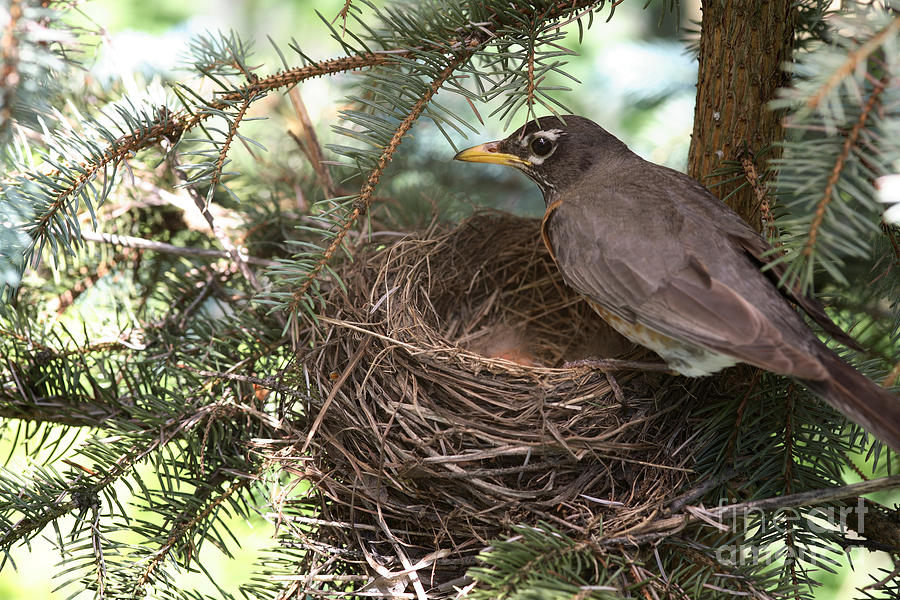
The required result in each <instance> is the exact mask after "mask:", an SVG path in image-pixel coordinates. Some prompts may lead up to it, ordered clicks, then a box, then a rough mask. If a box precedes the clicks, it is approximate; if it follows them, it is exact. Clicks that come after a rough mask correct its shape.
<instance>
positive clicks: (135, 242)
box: [81, 231, 277, 267]
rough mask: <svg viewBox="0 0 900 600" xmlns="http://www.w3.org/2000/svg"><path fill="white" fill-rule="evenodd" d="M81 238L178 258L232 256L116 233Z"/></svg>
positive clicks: (92, 233) (260, 262)
mask: <svg viewBox="0 0 900 600" xmlns="http://www.w3.org/2000/svg"><path fill="white" fill-rule="evenodd" d="M81 238H82V239H84V240H86V241H88V242H96V243H102V244H110V245H113V246H122V247H125V248H135V249H137V250H152V251H153V252H161V253H164V254H176V255H178V256H199V257H205V258H206V257H208V258H230V257H231V255H230V254H229V253H228V252H225V251H224V250H213V249H212V248H193V247H188V246H174V245H172V244H166V243H165V242H157V241H155V240H148V239H145V238H139V237H134V236H130V235H116V234H114V233H101V232H98V231H82V232H81ZM243 259H244V261H246V262H247V263H248V264H251V265H258V266H262V267H270V266H273V265H275V264H277V263H276V262H275V261H273V260H266V259H264V258H256V257H255V256H244V257H243Z"/></svg>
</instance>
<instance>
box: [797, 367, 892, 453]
mask: <svg viewBox="0 0 900 600" xmlns="http://www.w3.org/2000/svg"><path fill="white" fill-rule="evenodd" d="M820 360H821V362H822V365H823V366H824V367H825V368H826V369H827V371H828V378H827V379H823V380H821V381H810V380H803V383H804V384H805V385H806V386H807V387H808V388H810V389H811V390H812V391H814V392H815V393H817V394H819V395H820V396H821V397H822V398H824V399H825V400H826V401H827V402H828V403H829V404H831V405H832V406H833V407H835V408H836V409H838V410H839V411H841V412H842V413H844V415H846V416H847V417H848V418H850V419H851V420H853V421H855V422H857V423H859V424H860V425H862V426H863V427H865V428H866V429H867V430H869V431H870V432H872V433H873V434H875V436H876V437H877V438H879V439H880V440H881V441H883V442H885V443H886V444H887V445H888V446H890V447H891V448H893V449H894V451H895V452H898V453H900V398H898V397H896V396H894V395H893V394H891V393H890V392H888V391H887V390H886V389H884V388H882V387H880V386H878V385H877V384H876V383H874V382H873V381H871V380H870V379H868V378H867V377H866V376H865V375H863V374H862V373H860V372H859V371H857V370H856V369H854V368H853V367H851V366H850V365H848V364H847V363H845V362H844V361H843V360H841V359H840V358H839V357H838V356H837V355H836V354H834V353H833V352H831V351H830V350H827V351H826V352H823V353H822V356H820Z"/></svg>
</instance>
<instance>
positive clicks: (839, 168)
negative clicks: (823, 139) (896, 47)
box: [803, 18, 900, 257]
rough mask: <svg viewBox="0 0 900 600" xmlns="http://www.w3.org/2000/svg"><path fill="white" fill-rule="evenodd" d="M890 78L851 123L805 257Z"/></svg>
mask: <svg viewBox="0 0 900 600" xmlns="http://www.w3.org/2000/svg"><path fill="white" fill-rule="evenodd" d="M894 23H900V18H897V20H895V21H894ZM890 79H891V76H890V75H887V76H885V77H883V78H882V79H881V80H880V81H878V83H876V84H875V88H874V89H873V90H872V92H871V94H870V95H869V99H868V100H867V101H866V103H865V105H864V106H863V109H862V111H861V112H860V113H859V118H858V119H857V121H856V123H855V124H854V125H853V128H852V129H851V130H850V133H849V134H848V135H847V137H846V138H845V139H844V145H843V148H842V150H841V153H840V155H839V156H838V159H837V162H836V163H835V165H834V168H833V169H832V171H831V176H830V177H829V178H828V182H827V184H826V185H825V190H824V191H823V192H822V199H821V200H819V202H818V204H817V205H816V211H815V217H814V218H813V220H812V223H811V224H810V226H809V231H808V232H807V236H806V245H805V246H804V247H803V254H804V255H806V256H807V257H809V256H811V255H812V253H813V250H814V248H815V245H816V239H817V237H818V234H819V228H820V227H821V226H822V221H823V220H824V219H825V210H826V209H827V208H828V204H829V202H831V201H832V199H833V198H834V188H835V186H836V185H837V183H838V180H839V179H840V177H841V173H842V172H843V170H844V167H845V166H846V164H847V159H848V158H849V157H850V153H851V152H852V151H853V150H854V148H855V147H856V144H857V142H858V141H859V136H860V133H861V132H862V130H863V127H865V125H866V121H867V120H868V119H869V115H870V114H871V113H872V110H874V108H875V105H876V104H877V102H878V99H879V96H880V95H881V92H883V91H884V89H885V87H887V84H888V83H889V82H890Z"/></svg>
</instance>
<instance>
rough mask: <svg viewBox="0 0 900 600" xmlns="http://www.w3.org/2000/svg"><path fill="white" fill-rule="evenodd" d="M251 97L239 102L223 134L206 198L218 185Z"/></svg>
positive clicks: (209, 196) (202, 208)
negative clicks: (226, 133) (224, 134)
mask: <svg viewBox="0 0 900 600" xmlns="http://www.w3.org/2000/svg"><path fill="white" fill-rule="evenodd" d="M252 99H253V96H249V95H248V96H247V97H246V98H244V101H243V103H241V108H239V109H238V112H237V114H236V115H235V116H234V120H233V121H232V122H231V126H230V127H229V128H228V135H226V136H225V141H224V142H223V143H222V148H221V150H219V157H218V158H217V159H216V167H215V169H213V176H212V179H211V180H210V182H209V187H210V190H209V193H208V195H207V197H208V198H211V197H212V194H213V193H214V192H215V189H216V188H217V187H218V185H219V181H220V180H221V178H222V169H223V168H225V159H226V158H228V149H229V148H231V143H232V142H233V141H234V137H235V136H236V135H237V129H238V126H239V125H240V124H241V121H243V120H244V115H245V114H247V109H248V108H250V102H251V100H252ZM205 204H209V202H206V203H205ZM200 210H201V211H205V210H206V206H203V207H200ZM211 224H212V223H210V225H211Z"/></svg>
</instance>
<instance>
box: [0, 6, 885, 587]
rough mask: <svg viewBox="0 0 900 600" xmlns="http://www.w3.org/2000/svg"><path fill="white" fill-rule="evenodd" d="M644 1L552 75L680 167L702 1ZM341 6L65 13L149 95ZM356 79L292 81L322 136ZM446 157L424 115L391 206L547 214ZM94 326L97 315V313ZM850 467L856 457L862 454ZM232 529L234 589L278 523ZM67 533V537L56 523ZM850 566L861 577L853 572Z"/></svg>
mask: <svg viewBox="0 0 900 600" xmlns="http://www.w3.org/2000/svg"><path fill="white" fill-rule="evenodd" d="M642 4H643V3H642V2H629V3H625V4H623V5H621V6H619V7H618V8H617V10H616V14H615V17H614V18H613V19H612V20H611V21H610V22H608V23H607V22H603V21H604V19H605V17H606V15H607V14H608V13H607V12H606V11H604V13H603V14H602V16H601V18H599V19H596V18H595V23H594V26H593V27H592V28H591V29H590V30H589V31H588V32H587V33H586V35H585V38H584V41H583V43H582V44H580V45H579V44H578V41H577V36H576V35H575V34H574V31H575V29H574V28H573V33H572V34H570V35H569V37H568V38H567V42H568V46H569V47H570V48H571V49H573V50H576V51H577V52H578V56H573V57H572V59H571V63H570V65H569V68H568V72H569V73H571V74H572V75H574V76H575V77H576V78H577V79H579V80H580V81H581V84H580V85H577V86H576V85H574V84H573V83H572V82H567V81H566V80H564V79H562V78H560V81H559V83H561V84H564V85H570V86H573V87H574V88H575V89H574V90H573V92H571V93H561V94H560V95H559V96H558V97H559V99H560V100H562V101H563V102H564V103H565V104H566V105H568V106H569V107H570V108H571V109H572V110H573V111H574V112H576V113H579V114H583V115H586V116H588V117H591V118H592V119H594V120H595V121H597V122H599V123H601V124H602V125H603V126H604V127H605V128H607V129H608V130H610V131H611V132H612V133H614V134H615V135H617V136H619V137H620V138H622V139H623V140H624V141H625V142H626V143H628V145H629V146H631V148H632V149H634V150H635V151H636V152H638V153H639V154H641V155H642V156H644V157H645V158H648V159H650V160H652V161H654V162H657V163H662V164H666V165H668V166H671V167H673V168H676V169H680V170H683V169H684V168H685V165H686V160H687V151H688V145H689V143H690V132H691V122H692V118H693V102H694V86H695V81H696V68H697V67H696V61H695V60H694V57H693V56H692V55H691V54H690V52H689V51H688V50H687V46H688V41H689V38H690V37H691V35H692V33H691V31H692V30H693V29H695V28H696V26H695V25H692V20H696V19H699V8H698V5H699V0H682V3H681V4H682V6H681V14H680V15H672V14H666V13H664V12H661V10H660V9H659V8H657V7H656V6H655V5H653V6H651V7H650V8H649V9H647V10H641V5H642ZM343 5H344V0H315V1H312V0H195V1H194V2H185V1H184V0H156V1H155V2H144V1H136V0H91V1H89V2H85V3H83V4H82V5H80V6H79V9H78V12H77V13H76V14H73V15H72V18H73V20H74V21H76V22H78V23H80V24H82V25H84V26H85V27H86V28H88V29H98V28H99V29H100V30H101V32H102V34H101V35H99V36H96V37H92V38H91V39H92V40H93V42H94V45H93V46H91V47H89V48H87V49H86V60H85V63H86V66H87V68H88V69H89V71H90V73H91V75H92V77H94V78H96V81H97V83H98V85H99V86H101V87H102V86H104V85H113V84H116V82H121V85H123V86H124V88H125V89H126V90H130V91H133V92H136V93H143V92H144V91H145V90H146V89H148V88H152V87H154V86H158V84H159V82H165V81H183V80H184V79H185V77H187V74H186V72H185V71H184V70H180V69H179V62H180V61H181V60H182V57H183V56H184V52H185V49H186V47H187V44H188V42H189V40H190V39H191V37H192V36H194V35H198V34H202V33H204V32H206V31H216V30H230V29H233V30H235V31H236V32H237V33H238V34H240V36H241V37H242V38H243V39H245V40H252V41H253V42H254V44H255V49H256V56H257V57H258V60H257V61H256V62H257V63H259V64H264V65H265V67H264V68H263V69H262V72H270V71H274V70H277V69H278V68H279V67H280V59H278V57H277V53H276V52H275V51H274V50H273V48H272V46H271V44H270V43H269V41H268V39H267V38H271V39H272V40H274V41H275V43H277V44H278V46H279V47H280V48H282V49H283V50H285V54H286V56H288V60H289V61H290V60H291V58H290V56H291V55H290V52H289V51H287V50H286V48H287V46H288V44H289V43H290V42H291V40H292V39H294V40H296V42H297V43H298V44H299V46H300V47H302V48H303V50H304V51H305V52H306V53H307V54H308V55H310V56H311V57H313V58H326V57H331V56H336V55H338V54H339V49H340V48H339V45H338V44H337V43H336V42H335V41H334V40H332V39H331V38H330V32H329V29H328V27H327V26H326V25H325V24H324V23H323V21H322V20H321V19H320V18H319V17H318V16H317V15H316V13H315V11H316V10H318V11H319V12H320V13H321V14H322V15H323V17H324V18H325V19H326V20H328V21H331V20H332V19H333V18H334V17H335V16H336V15H337V14H338V11H339V10H340V9H341V7H342V6H343ZM340 25H341V24H340V20H338V21H336V22H335V26H336V27H338V28H340ZM297 62H298V63H299V61H297ZM352 82H353V76H352V75H345V76H340V77H335V78H332V79H324V78H320V79H315V80H312V81H309V82H307V83H304V84H303V86H302V87H301V88H300V92H301V94H302V96H303V98H304V100H305V102H306V104H307V108H308V109H309V112H310V114H311V116H312V119H313V122H314V123H317V127H318V133H319V136H320V138H321V140H322V142H323V143H325V144H327V143H329V142H335V141H337V137H336V136H335V135H334V134H333V133H332V132H331V130H330V127H329V125H330V124H333V123H335V122H336V121H337V118H338V117H337V115H338V112H339V110H340V109H341V107H342V105H343V102H344V101H343V97H344V95H345V93H346V92H347V91H348V90H349V87H350V86H351V85H352ZM438 100H439V101H441V102H444V101H446V102H447V103H448V104H449V105H450V106H452V108H453V109H454V110H458V111H461V112H467V111H468V112H469V113H471V110H470V109H469V108H468V107H467V106H466V104H465V103H464V102H462V101H460V100H458V99H454V98H450V99H447V98H442V97H441V95H440V94H439V95H438ZM274 102H275V103H278V104H279V105H280V106H281V109H283V110H286V109H287V107H289V103H288V101H287V99H286V98H285V97H283V96H279V97H278V98H276V99H275V100H274ZM478 112H479V113H480V115H481V116H482V117H483V119H484V123H483V124H482V123H480V122H479V120H478V118H477V117H476V116H475V115H474V114H472V117H471V119H470V122H471V124H472V125H473V126H474V127H475V128H476V129H477V130H478V131H479V132H480V133H479V134H477V135H475V134H471V133H470V134H469V135H468V139H465V138H463V136H461V135H459V134H456V133H455V132H451V139H452V141H453V143H454V144H455V145H456V147H457V148H459V147H464V146H466V145H470V144H473V143H476V142H481V141H485V140H488V139H497V138H499V137H503V136H505V135H506V134H507V133H508V132H509V131H508V130H505V129H504V124H503V123H501V122H500V121H499V119H498V118H496V117H494V118H490V117H488V115H489V113H490V112H491V107H478ZM522 118H524V117H523V116H522V115H520V116H519V120H518V121H517V120H514V122H513V124H512V127H513V128H514V127H517V126H518V125H519V124H520V121H521V119H522ZM273 123H274V122H273V121H268V122H267V121H257V122H254V123H253V124H252V125H251V126H250V128H249V129H250V133H249V135H250V136H251V137H257V136H255V133H257V132H258V138H260V139H263V140H264V142H265V144H266V145H267V147H268V148H269V152H270V153H271V154H280V153H282V152H283V153H285V155H286V156H288V157H289V158H288V160H289V161H293V162H294V163H295V164H296V165H297V168H303V167H302V163H303V162H304V159H303V157H302V156H301V155H300V154H299V152H298V151H297V149H296V146H295V145H294V143H293V142H292V141H291V140H290V138H289V137H288V136H287V135H286V133H285V131H284V129H283V127H282V126H281V125H274V124H273ZM242 132H243V129H242ZM454 153H455V149H454V147H453V146H452V145H451V144H450V143H449V142H448V140H447V139H445V137H444V136H443V135H442V134H441V133H440V132H439V131H438V130H437V129H436V128H435V127H434V126H433V125H431V124H430V123H429V122H427V120H422V122H420V123H419V124H417V125H416V128H415V129H414V130H413V136H412V137H411V139H409V140H408V141H404V144H403V146H402V147H401V152H400V153H399V155H398V156H397V158H396V160H395V161H394V164H392V165H391V167H390V168H389V169H388V171H387V174H386V178H385V180H384V183H383V185H382V187H381V188H380V190H379V195H380V196H383V197H385V198H389V199H390V202H391V203H396V204H397V205H398V206H401V205H402V206H412V205H416V204H420V205H421V206H422V210H423V211H430V210H433V207H434V206H436V205H440V206H448V204H447V203H448V198H449V206H451V208H449V209H447V210H448V214H449V217H448V218H453V216H454V215H456V214H457V211H463V210H465V207H472V206H495V207H497V208H502V209H506V210H512V211H515V212H519V213H522V214H531V215H538V214H541V212H542V211H543V202H542V200H541V197H540V194H539V192H538V190H537V188H536V187H535V186H534V185H532V184H531V183H529V182H528V181H527V180H526V179H525V178H524V177H523V176H521V175H520V174H518V173H516V172H514V171H512V170H509V169H504V168H502V167H492V166H487V165H485V166H480V165H479V166H471V165H470V166H466V167H465V168H460V167H459V165H458V164H454V163H452V162H451V161H450V158H451V157H452V156H453V154H454ZM235 160H236V161H237V162H240V161H241V157H240V156H236V157H235ZM244 160H248V157H246V156H245V157H244ZM95 302H96V303H97V304H95V305H94V307H93V308H94V309H97V310H99V311H101V312H102V308H98V307H102V306H103V302H104V300H103V298H102V290H101V291H98V292H97V295H96V297H95ZM90 303H91V301H90V300H88V301H87V304H90ZM94 317H97V315H96V314H95V315H94ZM100 320H102V318H101V319H100ZM92 322H93V324H97V323H98V321H97V320H96V318H95V319H92ZM76 329H77V328H76ZM16 440H17V435H16V431H15V429H14V428H13V427H9V428H7V430H6V431H4V432H2V437H0V453H2V454H3V456H12V459H11V461H12V464H13V465H16V464H21V465H22V469H25V468H27V465H26V464H25V463H24V461H23V459H22V456H23V455H24V451H23V450H24V449H23V448H22V447H21V446H20V447H16ZM72 441H74V439H73V438H71V437H68V438H66V442H67V443H71V442H72ZM857 462H858V463H859V464H863V461H862V460H859V461H857ZM848 479H851V480H852V478H850V477H848ZM118 491H119V497H120V500H121V501H122V502H123V503H124V502H127V499H128V491H127V489H124V488H123V489H120V490H118ZM260 503H262V501H260ZM266 510H267V508H266V507H265V506H262V505H261V506H260V507H259V511H260V512H261V513H265V512H266ZM230 528H231V530H232V532H233V533H234V535H235V536H236V537H237V539H238V540H240V542H241V544H242V548H241V549H240V550H237V551H236V552H235V558H234V559H229V558H227V557H225V556H223V555H221V554H220V553H219V552H218V551H216V550H215V549H214V548H212V547H211V546H209V545H207V546H206V547H205V548H204V549H203V552H202V553H201V559H200V560H201V562H202V563H203V564H204V565H205V567H206V569H207V570H208V571H209V572H210V573H211V574H212V577H213V579H214V580H215V581H216V582H217V583H218V585H219V586H221V587H222V588H223V589H225V590H228V591H231V592H236V591H237V586H238V585H239V584H240V583H241V582H244V581H246V580H247V579H248V578H249V577H250V575H251V570H252V564H253V561H254V557H255V556H256V551H257V550H258V549H259V548H261V547H262V546H263V545H265V543H266V541H267V539H268V538H269V536H271V534H272V532H273V528H272V526H271V525H270V524H269V523H268V522H266V521H265V520H264V519H263V518H262V517H260V518H258V519H257V520H255V521H254V522H253V523H251V524H246V523H244V522H241V521H235V522H232V523H231V524H230ZM61 533H62V534H63V535H65V533H66V532H65V529H64V528H63V529H62V531H61ZM47 535H53V534H52V533H50V532H48V533H47ZM12 559H13V560H14V561H15V566H16V569H15V570H14V569H13V568H11V566H10V564H7V565H6V567H5V568H4V570H3V571H2V572H0V600H6V599H9V600H18V599H34V598H59V599H62V598H66V597H69V595H70V594H71V593H72V592H73V590H72V589H69V588H65V589H63V590H60V591H56V592H54V591H53V590H54V588H55V587H56V585H57V583H56V582H54V581H53V580H51V579H49V577H50V575H51V573H52V572H53V569H52V566H53V565H55V564H56V563H57V562H58V561H59V557H58V556H56V555H55V554H54V552H53V551H52V548H51V545H50V544H49V543H47V542H44V541H42V540H38V541H36V542H35V543H34V544H32V546H31V547H30V548H20V549H18V550H17V551H16V552H14V553H13V555H12ZM842 562H843V565H842V566H841V568H839V569H836V570H835V572H834V573H833V574H827V575H825V576H824V577H823V578H822V584H823V586H822V588H820V589H819V590H818V592H817V596H816V597H817V598H818V599H819V600H837V599H841V598H845V597H850V595H851V592H850V590H851V589H852V588H853V587H857V586H861V585H865V584H866V583H869V582H871V579H870V578H869V576H868V575H866V572H874V571H875V569H877V568H879V567H881V568H888V569H890V568H892V567H891V565H890V563H889V559H888V558H887V556H885V555H874V554H871V553H868V552H864V551H857V550H854V551H851V552H850V554H849V556H845V557H844V559H843V561H842ZM851 562H852V564H853V565H854V566H855V567H856V571H855V572H851V571H850V569H849V567H848V565H849V564H850V563H851ZM183 585H184V586H185V587H194V586H196V587H197V589H199V590H203V591H205V592H207V593H210V594H213V595H215V587H214V586H212V584H210V583H209V582H208V581H207V578H206V576H205V575H203V574H201V573H194V574H185V575H184V576H183ZM78 597H90V595H88V594H81V595H79V596H76V598H78Z"/></svg>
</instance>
